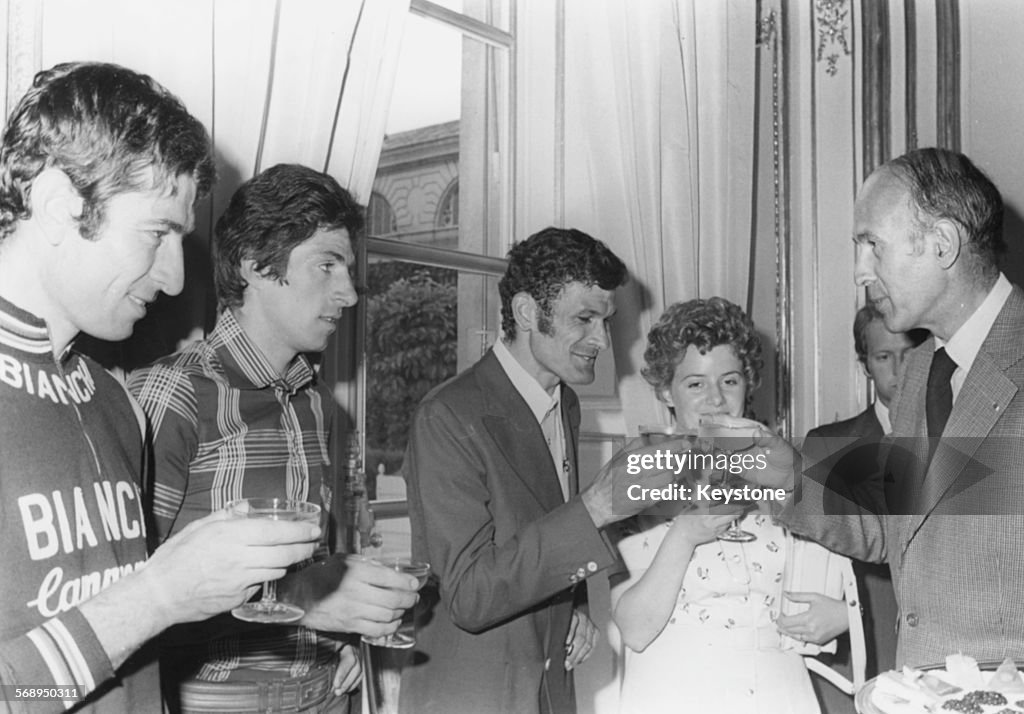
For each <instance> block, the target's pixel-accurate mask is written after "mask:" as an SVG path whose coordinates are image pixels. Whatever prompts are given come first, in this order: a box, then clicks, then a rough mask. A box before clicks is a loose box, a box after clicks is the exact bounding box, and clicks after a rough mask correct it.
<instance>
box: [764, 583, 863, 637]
mask: <svg viewBox="0 0 1024 714" xmlns="http://www.w3.org/2000/svg"><path fill="white" fill-rule="evenodd" d="M783 595H784V596H785V598H786V599H787V600H790V601H791V602H802V603H807V604H808V605H810V607H809V608H807V609H806V610H804V611H803V612H800V613H797V614H796V615H780V616H779V618H778V619H777V620H776V621H775V625H776V626H777V627H778V628H779V632H781V633H782V634H784V635H789V636H790V637H792V638H793V639H794V640H800V641H801V642H812V643H814V644H816V645H823V644H825V643H826V642H828V641H829V640H832V639H835V638H836V637H837V636H839V635H841V634H842V633H844V632H846V631H847V630H848V629H849V628H850V619H849V616H848V615H847V613H846V609H847V607H848V606H847V604H846V602H844V601H843V600H836V599H835V598H831V597H828V596H826V595H822V594H821V593H801V592H792V593H783Z"/></svg>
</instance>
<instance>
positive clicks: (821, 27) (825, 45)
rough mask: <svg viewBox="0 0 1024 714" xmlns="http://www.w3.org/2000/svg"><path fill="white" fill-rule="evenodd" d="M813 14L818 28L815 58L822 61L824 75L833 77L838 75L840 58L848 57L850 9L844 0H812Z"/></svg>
mask: <svg viewBox="0 0 1024 714" xmlns="http://www.w3.org/2000/svg"><path fill="white" fill-rule="evenodd" d="M814 13H815V20H816V23H817V26H818V47H817V51H816V53H815V58H816V60H817V61H818V62H821V61H822V60H824V61H825V73H826V74H828V75H829V76H830V77H834V76H836V75H837V74H838V73H839V66H838V65H839V58H840V56H844V57H849V56H850V43H849V42H848V41H847V39H846V30H847V26H846V21H847V18H848V17H849V14H850V9H849V7H847V5H846V0H814ZM826 52H828V54H825V53H826ZM840 52H842V55H840Z"/></svg>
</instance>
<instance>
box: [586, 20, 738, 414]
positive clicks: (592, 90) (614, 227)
mask: <svg viewBox="0 0 1024 714" xmlns="http://www.w3.org/2000/svg"><path fill="white" fill-rule="evenodd" d="M566 10H567V11H566V36H567V40H566V42H567V51H566V57H567V61H566V87H567V90H566V114H567V116H566V124H567V126H569V127H579V128H580V129H581V131H579V132H576V131H575V130H574V131H573V132H571V133H570V135H569V143H570V146H569V147H568V148H569V156H570V157H572V158H573V159H574V161H575V162H576V166H575V167H573V168H571V169H570V170H569V171H568V172H567V175H568V176H571V177H573V180H572V181H568V182H567V183H568V185H567V197H566V203H567V222H568V223H570V224H571V223H573V222H574V219H575V222H577V223H582V224H584V225H587V224H589V225H590V227H591V229H592V230H593V232H594V235H595V236H597V237H600V238H601V239H603V240H604V241H605V242H607V243H608V244H609V245H611V246H612V248H613V249H614V250H615V251H616V252H617V253H618V254H619V255H621V256H623V257H624V258H625V260H626V261H627V263H628V264H629V268H630V273H631V275H632V276H633V278H634V279H633V282H632V284H631V285H630V286H629V287H628V288H627V289H626V290H624V291H622V292H623V293H624V295H623V299H622V301H621V304H620V307H619V313H620V318H619V321H618V324H617V328H616V331H615V332H616V344H615V346H614V347H615V357H616V363H617V371H618V374H619V375H620V377H622V379H621V381H620V383H619V392H620V396H621V401H622V407H623V409H622V412H623V413H622V418H623V419H624V421H625V424H624V426H625V429H626V431H627V432H633V431H635V428H636V425H637V424H639V423H644V422H652V421H665V420H666V419H667V413H666V412H665V411H664V409H663V407H661V406H660V404H659V403H658V402H657V400H656V399H655V398H654V396H653V394H652V393H651V390H650V388H649V387H648V386H647V384H646V383H645V382H644V381H643V380H642V378H640V376H639V368H640V366H641V365H642V356H643V349H644V342H645V337H646V333H647V330H648V329H649V328H650V326H651V325H652V324H653V322H654V321H655V320H656V319H657V318H658V316H659V315H660V314H661V312H662V311H663V310H664V308H665V307H666V306H667V305H669V304H671V303H672V302H675V301H678V300H684V299H689V298H694V297H710V296H712V295H721V296H723V297H726V298H728V299H730V300H733V301H734V302H737V303H738V304H740V305H742V306H744V307H747V295H748V291H749V287H750V281H751V279H752V268H751V255H752V240H753V229H752V220H753V219H752V210H753V209H752V206H753V204H754V139H755V119H756V113H755V98H756V91H755V80H756V76H755V75H756V73H755V69H756V63H755V60H756V45H755V41H756V27H757V19H756V3H752V2H749V0H646V1H645V2H642V3H636V2H630V0H604V1H603V2H600V3H592V2H586V1H585V0H569V2H568V3H567V8H566ZM630 326H634V327H630Z"/></svg>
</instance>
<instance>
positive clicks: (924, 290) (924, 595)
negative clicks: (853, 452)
mask: <svg viewBox="0 0 1024 714" xmlns="http://www.w3.org/2000/svg"><path fill="white" fill-rule="evenodd" d="M1002 216H1003V203H1002V198H1001V197H1000V195H999V191H998V190H997V189H996V187H995V186H994V185H993V184H992V182H991V181H990V180H989V179H988V178H987V177H986V176H985V175H984V174H983V173H982V172H981V171H980V170H979V169H978V168H977V167H975V166H974V164H973V163H971V161H970V160H969V159H968V158H967V157H966V156H963V155H961V154H957V153H954V152H951V151H946V150H943V149H919V150H916V151H913V152H911V153H909V154H906V155H904V156H901V157H898V158H896V159H893V160H892V161H889V162H888V163H886V164H884V165H883V166H882V167H881V168H879V169H878V170H876V171H875V172H874V173H873V174H872V175H871V176H870V177H869V178H868V180H867V182H866V183H865V185H864V187H863V188H862V189H861V192H860V195H859V196H858V198H857V202H856V205H855V208H854V222H855V226H854V236H855V241H856V243H857V246H856V252H857V261H856V271H855V277H856V281H857V284H858V285H860V286H863V287H866V288H867V292H868V298H869V300H870V301H871V302H872V303H873V304H874V305H875V307H876V308H878V310H879V311H880V312H881V313H882V314H883V315H884V317H885V325H886V327H888V328H889V329H890V330H892V331H894V332H895V331H907V330H910V329H912V328H924V329H927V330H929V331H930V332H931V333H932V335H933V339H928V340H927V341H925V342H924V343H922V344H921V345H920V346H919V347H917V348H915V349H914V350H912V351H911V352H910V354H909V355H908V357H907V360H906V367H905V370H904V374H903V376H902V378H901V379H900V387H899V391H898V392H897V394H896V397H895V399H894V401H893V411H892V425H893V435H894V441H895V443H894V444H893V445H892V449H891V452H890V455H889V457H888V460H887V467H886V469H887V471H889V472H891V473H892V474H893V476H894V477H895V481H896V485H897V486H898V487H900V488H901V489H905V490H906V493H905V495H904V498H903V499H902V501H901V504H902V505H905V506H906V508H904V509H902V510H901V511H897V512H894V513H893V514H891V515H878V514H876V513H870V512H868V511H862V512H860V513H857V514H851V515H835V516H825V517H822V516H821V515H820V514H821V512H822V511H821V506H822V500H823V491H824V489H823V488H822V485H821V484H820V483H819V482H817V481H816V480H814V479H803V480H802V498H801V499H800V500H799V502H796V501H792V502H791V503H790V504H789V505H788V506H787V508H786V509H785V511H784V512H783V513H782V514H781V518H782V520H783V521H784V522H785V523H786V524H787V525H788V526H789V527H790V528H792V530H794V531H795V532H797V533H800V534H803V535H806V536H808V537H811V538H814V539H815V540H818V541H819V542H821V543H822V544H824V545H825V546H827V547H829V548H831V549H833V550H836V551H838V552H840V553H843V554H846V555H849V556H852V557H854V558H858V559H860V560H867V561H871V562H888V563H889V567H890V569H891V571H892V579H893V586H894V588H895V591H896V601H897V603H898V604H899V628H900V629H899V637H898V642H897V650H896V664H897V666H899V665H902V664H909V665H913V666H921V665H927V664H932V663H941V662H942V661H943V658H944V657H945V656H946V655H947V654H949V653H951V652H963V653H964V654H968V655H971V656H973V657H975V658H977V659H978V660H979V661H980V660H987V659H996V660H1001V659H1003V658H1004V657H1013V658H1018V659H1021V658H1024V598H1022V597H1021V593H1022V592H1024V537H1022V533H1024V517H1022V513H1024V510H1022V509H1024V488H1022V486H1021V465H1022V464H1024V293H1022V292H1021V290H1020V289H1019V288H1017V287H1013V286H1011V285H1010V283H1009V281H1007V279H1006V277H1005V276H1004V275H1002V274H1001V273H1000V271H999V268H998V256H999V254H1000V253H1001V252H1002V251H1003V250H1004V249H1005V242H1004V239H1003V236H1002ZM947 357H948V358H949V359H946V358H947ZM950 362H952V367H953V369H952V370H950V368H949V367H950V364H949V363H950ZM950 371H952V376H950ZM929 383H931V384H929ZM940 437H941V438H940ZM762 443H764V444H765V446H766V447H767V448H769V449H771V458H772V459H773V461H772V463H773V464H774V465H776V466H777V468H773V469H766V470H764V471H761V472H751V475H752V477H753V478H754V479H756V480H757V481H759V482H761V483H766V484H771V485H787V484H789V485H792V483H793V477H792V472H789V473H788V474H785V473H784V471H783V467H784V466H786V465H788V464H789V462H788V459H787V457H788V456H789V455H791V453H792V452H788V451H787V450H786V449H785V448H784V444H783V442H782V441H781V439H777V438H776V439H767V438H766V439H764V440H763V442H762Z"/></svg>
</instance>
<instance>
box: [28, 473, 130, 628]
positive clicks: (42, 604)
mask: <svg viewBox="0 0 1024 714" xmlns="http://www.w3.org/2000/svg"><path fill="white" fill-rule="evenodd" d="M18 511H19V513H20V514H21V523H22V527H23V529H24V533H25V541H26V543H27V545H28V553H29V557H30V558H31V559H32V560H33V561H45V560H49V559H54V558H55V559H60V558H62V557H63V556H66V555H70V554H72V553H75V552H77V551H84V550H87V549H89V548H94V547H96V546H97V545H98V544H100V543H110V542H114V541H129V540H135V539H140V538H142V539H144V538H145V537H146V526H145V519H144V518H143V515H142V499H141V497H140V495H139V491H138V489H137V488H136V486H135V484H133V483H131V482H129V481H113V482H111V481H99V482H96V483H93V484H91V485H90V486H88V487H81V486H76V487H74V488H71V489H66V490H61V491H52V492H50V493H28V494H25V495H24V496H21V497H20V498H19V499H18ZM143 562H144V561H139V562H136V563H131V564H127V565H122V566H116V567H111V568H105V569H103V570H97V571H93V572H88V573H84V574H81V575H79V574H77V573H75V574H71V573H68V574H66V573H65V571H64V568H63V567H61V566H60V565H55V566H54V567H53V568H51V569H50V571H49V572H48V573H47V574H46V575H45V576H44V577H43V579H42V581H41V582H40V583H39V589H38V591H37V594H36V597H35V598H34V599H32V600H30V601H29V602H28V603H27V605H28V606H29V607H34V608H37V609H38V610H39V613H40V614H41V615H42V616H43V617H53V616H55V615H58V614H60V613H62V612H66V611H67V610H70V609H71V608H73V607H75V606H76V605H78V604H79V603H80V602H82V601H84V600H87V599H88V598H90V597H92V596H93V595H95V594H96V593H98V592H99V591H100V590H102V589H104V588H106V587H108V586H109V585H110V584H111V583H113V582H115V581H116V580H118V579H120V578H121V577H123V576H125V575H127V574H128V573H130V572H132V571H134V570H136V569H137V568H139V567H141V566H142V565H143Z"/></svg>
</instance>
